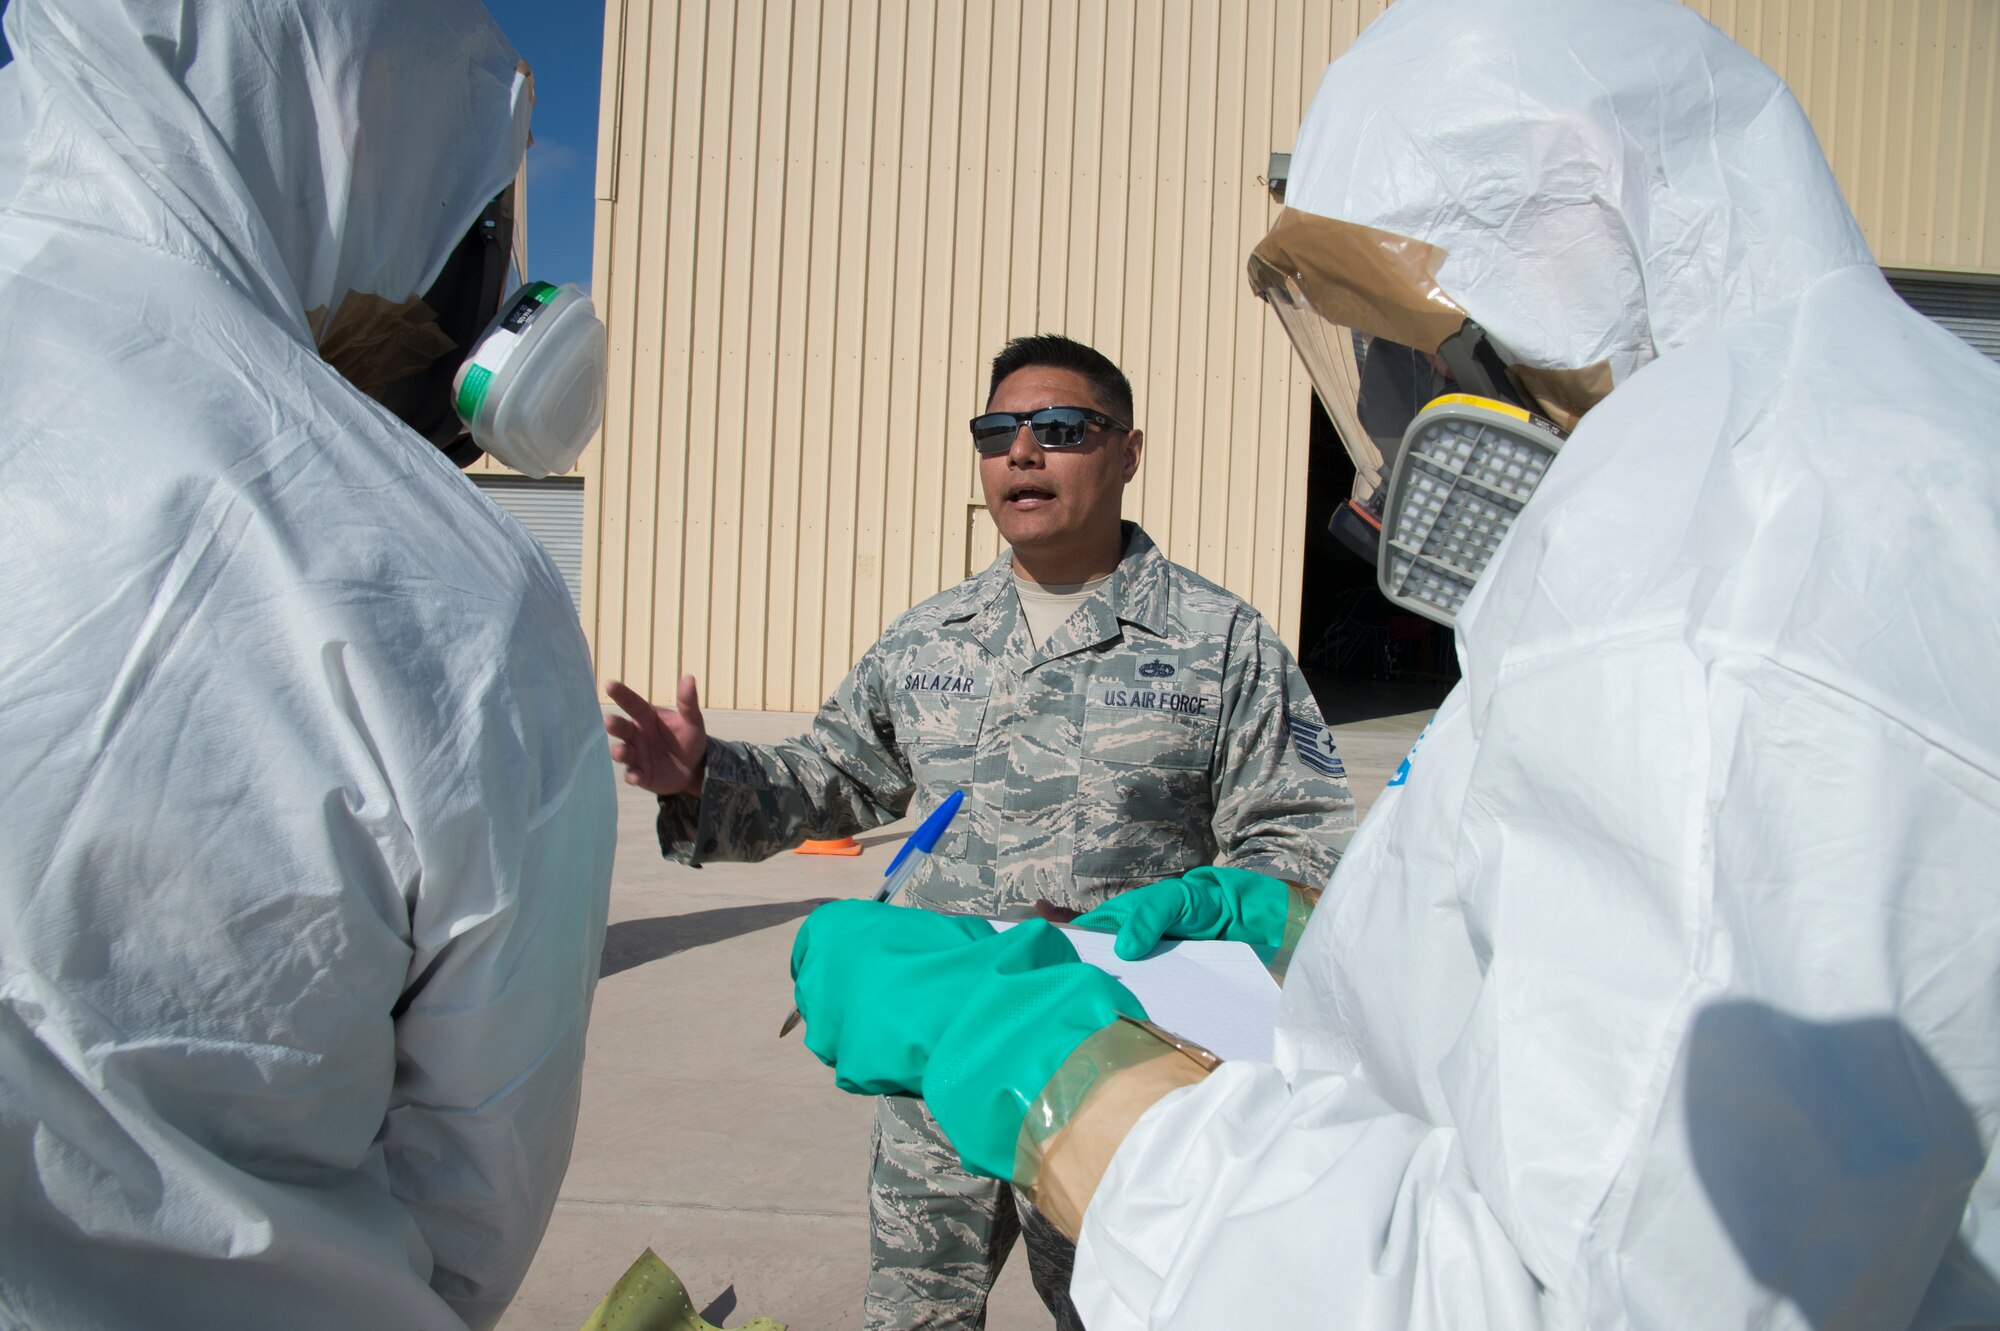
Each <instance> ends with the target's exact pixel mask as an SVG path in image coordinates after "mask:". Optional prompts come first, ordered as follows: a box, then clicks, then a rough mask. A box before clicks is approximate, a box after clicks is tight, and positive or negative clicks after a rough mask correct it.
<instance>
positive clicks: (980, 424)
mask: <svg viewBox="0 0 2000 1331" xmlns="http://www.w3.org/2000/svg"><path fill="white" fill-rule="evenodd" d="M1020 428H1021V420H1020V418H1019V417H1018V416H1014V415H1011V414H1009V413H1007V412H1004V411H1003V412H997V413H995V414H993V415H990V416H980V417H977V418H975V419H974V420H973V422H972V446H973V447H974V448H975V449H977V450H978V451H979V452H981V453H1005V452H1006V451H1007V450H1008V449H1009V448H1011V447H1013V444H1014V432H1015V431H1016V430H1019V429H1020Z"/></svg>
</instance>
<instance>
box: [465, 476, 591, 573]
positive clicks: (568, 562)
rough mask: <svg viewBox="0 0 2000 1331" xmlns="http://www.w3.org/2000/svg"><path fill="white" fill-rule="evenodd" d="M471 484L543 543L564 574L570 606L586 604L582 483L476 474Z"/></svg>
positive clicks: (574, 479)
mask: <svg viewBox="0 0 2000 1331" xmlns="http://www.w3.org/2000/svg"><path fill="white" fill-rule="evenodd" d="M471 480H472V483H473V484H474V485H476V486H478V487H479V488H480V489H481V490H483V491H485V493H486V497H487V498H488V499H491V500H492V501H493V502H494V503H496V504H498V505H499V506H500V507H501V508H503V509H505V510H507V512H508V513H510V514H512V515H513V518H514V520H515V521H516V522H518V523H520V524H521V525H522V526H523V527H526V528H527V529H528V534H529V535H531V536H533V537H534V538H535V539H536V540H538V541H540V542H541V543H542V548H543V549H544V550H547V551H548V552H549V558H551V559H553V560H554V561H555V564H556V567H557V568H558V569H560V570H562V575H563V581H564V582H565V583H567V584H568V585H569V599H570V603H571V604H573V605H581V604H583V480H582V479H581V478H580V477H573V476H551V477H548V478H547V479H545V480H539V481H531V480H529V479H528V478H527V477H525V476H517V475H513V474H511V473H505V472H495V473H490V474H479V473H473V474H471Z"/></svg>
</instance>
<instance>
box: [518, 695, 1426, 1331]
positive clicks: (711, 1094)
mask: <svg viewBox="0 0 2000 1331" xmlns="http://www.w3.org/2000/svg"><path fill="white" fill-rule="evenodd" d="M1385 705H1389V704H1385ZM1364 710H1366V709H1364ZM1428 715H1429V714H1428V713H1427V712H1405V713H1401V714H1397V715H1387V716H1379V717H1374V718H1371V719H1363V720H1357V721H1351V722H1348V723H1347V724H1343V725H1337V726H1335V728H1334V729H1335V732H1336V734H1337V735H1338V736H1339V742H1340V748H1341V753H1342V756H1343V758H1344V759H1345V761H1346V764H1347V770H1348V775H1349V778H1350V780H1351V781H1352V782H1353V785H1354V791H1355V796H1356V799H1357V802H1358V803H1359V804H1360V805H1361V806H1362V809H1363V811H1364V812H1365V811H1366V808H1367V806H1368V805H1369V804H1372V803H1373V801H1374V797H1375V795H1376V794H1377V793H1379V792H1380V790H1381V789H1382V786H1383V784H1384V782H1385V781H1386V780H1387V779H1388V777H1389V775H1390V774H1391V773H1392V772H1393V771H1394V770H1395V768H1396V765H1397V764H1398V763H1400V762H1401V761H1402V759H1403V755H1404V754H1405V753H1407V752H1408V751H1409V747H1410V743H1411V741H1412V740H1413V739H1414V738H1415V737H1416V735H1417V733H1418V731H1419V730H1421V729H1422V727H1423V724H1424V722H1425V721H1426V720H1428ZM707 717H708V722H709V727H710V729H711V731H712V732H713V733H715V734H718V735H723V736H727V737H729V738H733V739H747V740H772V739H778V738H782V737H784V736H786V735H791V734H796V733H797V732H799V731H800V730H803V729H804V728H805V726H806V725H807V724H808V722H809V721H810V719H811V718H810V717H809V716H807V715H804V714H796V713H774V712H762V713H760V712H709V713H708V714H707ZM619 790H620V799H619V809H618V818H619V825H618V857H617V865H616V868H615V869H614V871H613V874H612V881H611V914H610V919H611V924H610V928H609V930H608V932H607V934H606V938H605V945H604V967H603V978H602V979H601V980H600V981H599V983H598V986H597V998H596V1005H595V1007H594V1009H593V1011H592V1014H591V1023H590V1042H589V1048H588V1053H587V1055H586V1059H585V1064H584V1090H583V1111H582V1118H581V1120H580V1122H579V1124H578V1127H577V1137H576V1146H575V1150H574V1152H573V1154H572V1156H571V1159H570V1167H569V1174H568V1176H567V1177H566V1178H565V1179H564V1182H563V1189H562V1196H561V1199H560V1200H559V1201H558V1202H557V1204H556V1212H555V1216H554V1219H553V1220H552V1221H551V1222H550V1224H549V1230H548V1235H547V1237H546V1238H545V1239H544V1240H543V1242H542V1246H541V1250H540V1251H539V1252H538V1253H537V1254H536V1258H535V1264H534V1267H533V1269H531V1270H530V1271H529V1273H528V1278H527V1282H526V1283H525V1284H524V1285H523V1287H522V1289H521V1293H520V1295H519V1296H518V1297H517V1298H516V1299H515V1301H514V1304H513V1306H512V1307H511V1308H509V1309H508V1311H507V1314H506V1316H505V1317H504V1318H503V1319H502V1320H501V1322H500V1326H501V1327H502V1328H503V1331H576V1328H577V1327H579V1326H580V1325H581V1324H582V1323H583V1320H584V1319H585V1318H586V1317H588V1316H589V1315H590V1311H591V1309H592V1308H594V1307H595V1306H596V1304H597V1301H598V1299H600V1298H601V1297H602V1296H603V1295H604V1292H605V1291H606V1290H608V1289H609V1288H610V1287H611V1284H612V1282H613V1281H615V1280H616V1279H617V1278H618V1276H619V1275H620V1274H621V1273H622V1272H623V1271H624V1270H625V1268H626V1267H627V1266H629V1265H630V1264H631V1262H632V1260H633V1259H634V1258H636V1257H637V1256H638V1255H639V1253H640V1252H641V1251H642V1250H643V1249H645V1248H647V1247H651V1248H652V1249H653V1250H654V1251H656V1252H658V1253H659V1254H660V1256H661V1257H662V1258H663V1259H664V1260H665V1261H666V1262H667V1264H668V1265H669V1266H671V1267H673V1268H674V1269H675V1270H676V1271H677V1272H679V1274H680V1276H681V1278H682V1280H684V1281H685V1282H686V1283H687V1286H688V1292H689V1293H690V1294H691V1295H692V1296H693V1297H694V1300H695V1303H696V1305H697V1306H698V1307H702V1306H704V1305H705V1312H704V1315H705V1316H706V1317H707V1318H708V1319H709V1320H710V1321H712V1322H714V1323H716V1324H717V1325H718V1326H722V1325H730V1326H735V1325H739V1324H741V1323H742V1322H745V1321H747V1320H748V1319H750V1318H751V1317H756V1316H768V1317H774V1318H776V1319H778V1320H779V1321H782V1322H788V1323H790V1324H791V1326H792V1327H793V1328H795V1331H808V1329H809V1328H810V1329H812V1331H819V1329H821V1328H825V1329H827V1331H840V1329H849V1328H857V1327H859V1326H860V1324H861V1291H862V1285H863V1282H864V1281H865V1280H866V1278H867V1269H868V1223H867V1215H866V1197H865V1193H864V1188H865V1185H866V1181H867V1171H868V1131H869V1125H870V1122H871V1120H872V1111H871V1108H870V1102H869V1101H868V1100H866V1099H863V1098H861V1097H857V1096H850V1095H846V1094H844V1093H842V1092H840V1091H837V1090H835V1089H834V1086H833V1079H832V1076H831V1074H830V1073H828V1072H827V1070H826V1069H825V1068H824V1067H822V1066H821V1065H820V1064H819V1062H818V1061H817V1060H816V1059H814V1058H813V1056H812V1055H811V1054H809V1053H807V1052H806V1050H805V1048H804V1046H803V1045H801V1044H800V1042H799V1038H798V1036H797V1035H796V1034H794V1035H793V1036H792V1037H791V1038H789V1039H787V1040H784V1041H782V1042H780V1041H779V1040H778V1039H777V1038H776V1035H777V1030H778V1025H779V1023H780V1022H781V1021H782V1020H783V1018H784V1016H785V1013H786V1011H787V1010H788V1009H789V1008H790V1006H791V982H790V977H789V960H790V956H791V945H792V934H793V926H794V925H795V923H796V922H797V921H798V920H799V919H800V918H801V917H802V916H804V915H805V913H806V912H807V911H808V910H810V909H811V908H812V907H813V906H814V905H815V904H817V903H818V902H819V901H821V900H824V899H827V898H832V897H845V896H861V895H863V894H865V893H868V892H871V891H873V890H874V888H875V886H876V885H877V884H878V883H879V882H880V880H881V877H882V872H883V870H884V869H885V868H886V867H887V866H888V862H889V857H890V855H891V854H893V851H894V847H895V845H896V844H897V843H898V842H900V840H901V839H902V835H903V834H904V833H906V832H907V831H908V830H909V829H908V827H907V826H903V825H898V826H897V827H896V828H883V829H879V830H877V831H875V832H871V833H868V834H867V835H865V836H863V837H861V838H859V840H860V841H861V843H862V845H863V846H864V847H865V848H866V850H865V853H864V854H862V855H861V856H859V857H857V858H853V859H843V858H835V857H831V856H803V855H791V854H786V855H780V856H777V857H776V858H773V859H771V860H767V861H765V862H764V863H762V864H718V865H711V866H708V867H706V868H703V869H699V870H694V869H685V868H681V867H678V866H675V865H669V864H666V863H665V862H663V861H662V860H661V859H660V853H659V846H658V842H657V841H656V840H655V838H654V835H653V809H654V804H653V800H652V798H651V797H650V796H647V795H644V794H642V793H639V792H635V791H634V790H632V788H630V787H628V786H624V785H622V784H621V785H620V787H619ZM989 1308H990V1311H989V1320H988V1325H989V1326H990V1327H992V1328H993V1329H994V1331H1016V1329H1017V1328H1019V1329H1021V1331H1040V1329H1041V1328H1045V1327H1047V1326H1049V1325H1050V1323H1049V1318H1048V1315H1047V1313H1046V1312H1044V1311H1043V1310H1042V1307H1041V1304H1040V1302H1039V1301H1038V1300H1037V1299H1036V1298H1035V1295H1034V1291H1033V1290H1032V1289H1031V1288H1030V1286H1029V1284H1028V1278H1027V1267H1026V1263H1025V1260H1023V1259H1021V1258H1020V1256H1019V1253H1018V1250H1017V1253H1016V1257H1015V1259H1014V1260H1012V1261H1010V1262H1009V1263H1008V1266H1007V1270H1006V1271H1005V1273H1004V1274H1003V1275H1002V1277H1001V1280H1000V1283H999V1286H998V1288H996V1290H995V1292H994V1297H993V1299H992V1302H991V1304H990V1305H989Z"/></svg>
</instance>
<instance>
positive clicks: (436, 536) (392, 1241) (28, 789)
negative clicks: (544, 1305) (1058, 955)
mask: <svg viewBox="0 0 2000 1331" xmlns="http://www.w3.org/2000/svg"><path fill="white" fill-rule="evenodd" d="M6 25H7V26H6V32H7V39H8V41H9V43H10V44H11V45H12V47H13V50H14V53H15V64H14V66H13V69H12V71H11V74H12V76H13V78H14V79H15V81H16V83H17V89H18V92H19V94H20V97H21V99H22V105H23V107H24V108H25V114H26V144H27V157H26V162H25V169H24V175H23V177H22V180H21V182H20V186H19V190H18V192H17V193H15V195H14V197H13V199H12V201H11V202H10V203H8V204H6V205H5V206H4V207H0V417H4V419H5V421H6V424H5V427H4V428H0V514H4V517H3V518H0V606H4V607H5V608H4V611H0V617H4V622H5V629H4V632H0V808H4V810H5V815H4V832H0V1325H4V1326H6V1327H9V1328H15V1327H34V1328H37V1331H55V1329H57V1328H73V1327H74V1328H81V1327H92V1328H97V1327H107V1328H108V1327H121V1328H127V1327H140V1326H144V1327H177V1326H186V1327H202V1328H209V1327H221V1326H274V1327H275V1326H282V1327H327V1328H359V1327H384V1328H386V1327H395V1328H399V1329H401V1328H425V1329H430V1328H454V1327H459V1326H462V1325H465V1324H468V1323H469V1324H471V1325H473V1326H485V1325H490V1324H491V1323H492V1322H493V1321H495V1320H496V1319H497V1318H498V1316H499V1314H500V1312H501V1310H502V1309H503V1308H504V1307H505V1305H506V1302H507V1300H508V1298H509V1297H510V1296H511V1295H512V1293H513V1291H514V1289H515V1288H516V1287H517V1285H518V1284H519V1282H520V1280H521V1277H522V1275H523V1273H524V1272H525V1270H526V1268H527V1265H528V1262H529V1259H530V1257H531V1256H532V1255H533V1252H534V1249H535V1246H536V1244H537V1242H538V1241H539V1239H540V1236H541V1234H542V1230H543V1228H544V1226H545V1225H546V1223H547V1220H548V1216H549V1213H550V1210H551V1208H552V1207H553V1205H554V1199H555V1194H556V1188H557V1185H558V1183H559V1181H560V1179H561V1177H562V1174H563V1170H564V1168H565V1166H566V1164H567V1160H568V1154H569V1146H570V1140H571V1135H572V1132H573V1129H574V1125H575V1117H576V1110H577V1101H578V1077H579V1069H580V1065H581V1060H582V1056H583V1039H584V1024H585V1020H586V1016H587V1012H588V1007H589V1002H590V994H591V988H592V985H593V983H594V981H595V977H596V973H597V957H598V951H599V948H600V945H601V941H602V935H603V929H604V914H605V906H606V896H607V890H608V882H609V874H610V860H611V849H612V840H613V819H614V787H613V784H612V776H611V767H610V762H609V755H608V753H607V751H606V745H605V739H604V735H603V732H602V725H601V721H600V715H599V712H598V708H597V706H596V704H595V702H594V696H593V695H594V690H593V686H592V676H591V668H590V662H589V659H588V656H587V654H586V650H585V644H584V641H583V637H582V633H581V631H580V629H579V626H578V624H577V621H576V617H575V612H574V611H573V610H572V608H571V606H570V603H569V601H568V598H567V594H566V592H565V590H564V587H563V582H562V579H561V577H560V576H559V575H558V573H557V571H556V570H555V568H554V567H553V566H552V565H551V563H550V562H549V560H548V558H547V557H546V556H545V555H544V554H543V553H542V552H541V551H540V549H539V548H538V547H537V546H536V545H535V543H534V542H533V541H532V540H531V539H530V538H529V537H528V536H527V535H526V534H525V533H524V532H523V531H522V530H521V529H520V528H519V527H518V526H517V525H516V524H515V523H514V522H513V521H512V520H510V519H509V518H507V517H505V516H504V515H502V514H501V513H500V512H499V511H498V510H496V509H495V508H494V507H493V506H492V505H491V504H490V503H488V502H487V501H486V500H485V499H484V498H482V497H481V496H480V495H479V494H478V493H477V491H476V490H475V489H474V488H473V487H472V486H471V485H470V484H468V483H467V482H466V480H465V478H464V477H463V476H461V475H459V474H458V473H457V471H456V470H455V469H454V468H453V467H452V466H451V464H450V463H449V462H447V461H446V460H445V459H444V457H443V456H442V455H441V454H439V453H438V452H437V450H436V449H434V448H433V447H432V446H431V445H430V444H428V443H426V442H424V441H423V440H422V439H420V438H419V437H418V436H416V435H415V434H413V433H411V432H410V431H409V430H408V429H406V428H405V427H403V426H402V425H401V424H399V423H398V421H397V420H396V419H395V418H394V417H392V416H391V415H390V414H389V413H388V412H387V411H385V410H383V409H382V408H381V407H380V406H378V405H377V404H376V403H375V402H373V401H371V400H370V399H369V398H367V397H365V396H363V394H362V393H361V392H359V391H357V390H356V389H355V388H354V387H353V386H352V385H351V384H350V383H348V382H347V381H346V380H345V379H343V378H342V377H341V376H340V375H339V374H337V373H336V372H335V371H334V370H333V369H332V368H331V367H330V366H329V365H328V364H327V363H326V362H325V361H324V360H322V359H321V357H320V356H319V355H318V353H317V352H316V350H315V345H314V341H313V337H312V334H311V333H310V331H309V327H310V321H309V317H308V315H309V312H311V311H315V310H322V311H326V312H328V313H329V314H332V315H335V316H337V315H338V313H339V311H340V310H341V308H342V307H343V306H344V305H345V304H346V303H347V302H348V301H350V300H353V299H356V298H357V297H356V293H360V294H362V295H373V296H379V297H381V298H383V299H384V300H386V301H389V302H392V303H393V302H398V301H401V300H403V299H405V298H407V297H409V296H411V295H413V294H416V293H420V292H422V291H424V290H425V289H426V287H427V286H428V285H429V283H430V282H431V280H432V278H433V275H434V274H435V273H436V271H437V270H438V267H439V265H440V264H441V263H442V262H443V260H444V258H445V256H446V255H447V254H448V253H449V252H450V250H451V248H452V247H453V245H454V244H455V243H456V242H457V241H458V240H459V239H460V238H461V237H462V236H463V235H464V234H465V233H466V231H467V229H468V228H469V227H470V226H471V225H472V223H473V219H474V218H475V216H476V215H477V214H478V213H479V212H480V210H481V209H482V207H484V206H485V205H486V204H487V202H488V201H489V200H490V199H492V198H493V197H494V196H495V195H496V194H497V193H498V192H499V191H500V190H501V189H502V188H503V187H504V186H505V185H506V184H507V183H508V182H509V181H510V180H511V179H512V178H513V176H514V172H515V168H516V165H517V163H518V162H519V161H520V159H521V154H522V151H523V149H524V146H525V143H526V136H527V121H528V106H529V97H530V90H529V82H528V77H527V75H526V73H525V71H524V69H523V68H522V67H520V65H519V61H518V57H517V56H516V55H515V53H514V52H513V51H512V50H511V49H510V48H509V47H508V46H507V44H506V42H505V41H504V40H503V39H502V37H501V35H500V33H499V31H498V30H497V28H496V27H495V26H494V24H493V23H492V21H491V19H490V18H489V17H488V16H487V15H486V13H485V11H484V10H483V9H482V8H481V7H480V6H479V5H477V4H476V3H469V2H465V0H441V2H440V3H427V4H406V3H402V2H401V0H342V3H339V4H314V3H307V4H298V5H283V4H260V5H242V4H233V3H225V2H224V0H187V2H186V3H170V2H169V0H13V3H12V4H11V5H10V6H9V7H8V10H7V13H6Z"/></svg>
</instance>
